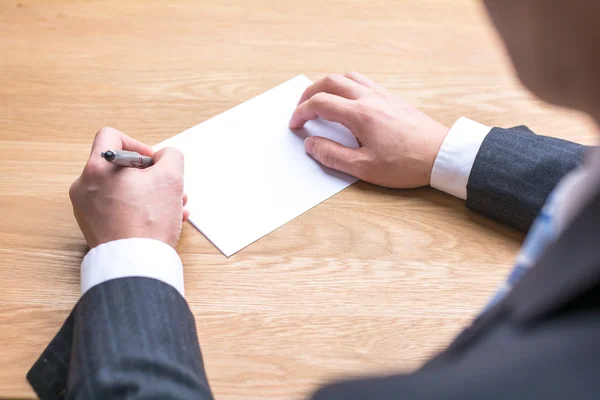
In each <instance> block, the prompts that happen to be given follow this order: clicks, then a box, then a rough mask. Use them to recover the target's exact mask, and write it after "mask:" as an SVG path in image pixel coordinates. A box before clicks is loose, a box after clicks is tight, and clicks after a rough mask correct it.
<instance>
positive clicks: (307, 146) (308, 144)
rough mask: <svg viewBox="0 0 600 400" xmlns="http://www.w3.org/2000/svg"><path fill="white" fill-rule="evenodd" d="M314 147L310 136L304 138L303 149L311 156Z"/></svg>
mask: <svg viewBox="0 0 600 400" xmlns="http://www.w3.org/2000/svg"><path fill="white" fill-rule="evenodd" d="M314 148H315V141H314V140H313V138H311V137H307V138H306V139H304V150H305V151H306V152H307V153H308V154H310V155H311V156H312V154H313V149H314Z"/></svg>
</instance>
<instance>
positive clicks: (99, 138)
mask: <svg viewBox="0 0 600 400" xmlns="http://www.w3.org/2000/svg"><path fill="white" fill-rule="evenodd" d="M107 150H128V151H137V152H138V153H140V154H142V155H145V156H152V154H154V151H153V150H152V148H151V147H150V146H148V145H145V144H143V143H142V142H140V141H138V140H135V139H132V138H130V137H129V136H127V135H126V134H124V133H123V132H121V131H119V130H117V129H114V128H108V127H106V128H102V129H100V130H99V131H98V133H96V137H95V138H94V143H93V144H92V151H91V158H96V157H100V154H101V153H102V152H104V151H107Z"/></svg>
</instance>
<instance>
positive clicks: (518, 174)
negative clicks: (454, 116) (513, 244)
mask: <svg viewBox="0 0 600 400" xmlns="http://www.w3.org/2000/svg"><path fill="white" fill-rule="evenodd" d="M585 149H586V147H585V146H582V145H580V144H577V143H573V142H569V141H566V140H561V139H556V138H551V137H546V136H540V135H536V134H534V133H533V132H532V131H531V130H529V128H527V127H526V126H517V127H515V128H510V129H501V128H493V129H492V130H491V131H490V133H489V134H488V135H487V136H486V137H485V139H484V140H483V143H482V145H481V147H480V149H479V151H478V153H477V156H476V157H475V162H474V164H473V168H472V169H471V173H470V175H469V180H468V183H467V207H468V208H470V209H473V210H475V211H478V212H480V213H482V214H485V215H487V216H489V217H491V218H493V219H496V220H498V221H500V222H503V223H505V224H507V225H509V226H512V227H514V228H517V229H519V230H522V231H527V230H528V229H529V227H530V225H531V223H532V222H533V219H534V218H535V216H536V215H537V214H538V212H539V211H540V209H541V208H542V206H543V204H544V202H545V201H546V198H547V197H548V195H549V194H550V192H551V191H552V190H553V189H554V187H556V185H557V184H558V182H559V181H560V180H561V179H562V178H563V177H564V176H565V175H566V174H567V173H568V172H569V171H571V170H572V169H574V168H576V167H577V166H579V164H580V163H581V160H582V157H583V153H584V151H585Z"/></svg>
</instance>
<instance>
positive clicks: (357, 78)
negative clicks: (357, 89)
mask: <svg viewBox="0 0 600 400" xmlns="http://www.w3.org/2000/svg"><path fill="white" fill-rule="evenodd" d="M344 76H345V77H346V78H348V79H350V80H351V81H353V82H356V83H358V84H359V85H362V86H365V87H368V88H369V89H383V86H381V85H379V84H378V83H375V82H373V81H372V80H370V79H369V78H367V77H366V76H364V75H363V74H361V73H360V72H348V73H347V74H344Z"/></svg>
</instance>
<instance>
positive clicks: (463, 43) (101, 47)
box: [0, 0, 594, 399]
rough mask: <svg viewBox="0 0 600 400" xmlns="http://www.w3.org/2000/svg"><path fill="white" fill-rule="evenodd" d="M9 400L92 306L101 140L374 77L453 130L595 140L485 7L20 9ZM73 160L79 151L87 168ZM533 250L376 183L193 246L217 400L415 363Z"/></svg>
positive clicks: (164, 129) (4, 93)
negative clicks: (328, 80) (83, 288)
mask: <svg viewBox="0 0 600 400" xmlns="http://www.w3.org/2000/svg"><path fill="white" fill-rule="evenodd" d="M0 54H1V57H0V83H1V84H0V221H2V224H0V238H1V239H0V397H6V398H30V397H33V393H32V392H31V389H30V388H29V387H28V385H27V382H26V381H25V373H26V371H27V369H28V368H29V366H30V365H31V364H32V363H33V362H34V361H35V359H36V358H37V357H38V355H39V354H40V352H41V351H42V350H43V349H44V347H45V346H46V344H47V343H48V341H49V340H51V338H52V337H53V335H54V334H55V333H56V331H57V330H58V328H59V327H60V325H61V324H62V322H63V321H64V319H65V318H66V317H67V315H68V313H69V312H70V310H71V308H72V307H73V306H74V304H75V303H76V302H77V300H78V297H79V294H78V293H79V277H78V268H79V262H80V260H81V258H82V256H83V255H84V253H85V251H86V246H85V242H84V240H83V237H82V236H81V233H80V232H79V230H78V228H77V225H76V222H75V220H74V218H73V216H72V212H71V206H70V203H69V199H68V195H67V191H68V187H69V185H70V183H71V182H72V181H73V180H74V179H75V178H76V176H77V175H78V174H79V172H80V171H81V168H82V166H83V163H84V162H85V160H86V158H87V155H88V152H89V145H90V142H91V140H92V137H93V135H94V133H95V132H96V131H97V130H98V129H99V128H101V127H102V126H114V127H116V128H119V129H121V130H123V131H125V132H127V133H128V134H130V135H132V136H134V137H136V138H138V139H140V140H143V141H145V142H147V143H149V144H154V143H157V142H159V141H161V140H163V139H166V138H168V137H170V136H172V135H174V134H176V133H178V132H180V131H182V130H184V129H186V128H189V127H191V126H193V125H196V124H198V123H200V122H202V121H204V120H206V119H208V118H210V117H211V116H214V115H215V114H217V113H219V112H222V111H224V110H226V109H228V108H231V107H232V106H234V105H236V104H239V103H240V102H242V101H245V100H247V99H249V98H251V97H253V96H255V95H257V94H259V93H261V92H263V91H265V90H267V89H269V88H271V87H273V86H275V85H276V84H278V83H281V82H283V81H285V80H287V79H289V78H291V77H293V76H295V75H297V74H299V73H304V74H306V75H307V76H309V77H310V78H312V79H318V78H319V77H321V76H323V75H325V74H327V73H332V72H346V71H351V70H358V71H361V72H363V73H365V74H366V75H367V76H370V77H371V78H373V79H375V80H377V81H379V82H380V83H381V84H383V85H384V86H386V87H388V88H389V89H391V90H392V91H394V92H396V93H398V94H400V95H402V96H404V97H405V98H406V99H408V100H409V101H410V102H412V103H414V104H415V105H417V106H418V107H420V108H421V109H422V110H424V111H425V112H427V113H429V114H430V115H431V116H433V117H434V118H436V119H438V120H439V121H440V122H442V123H444V124H447V125H451V124H452V123H453V122H454V121H455V120H456V118H458V117H459V116H461V115H465V116H469V117H471V118H473V119H476V120H479V121H481V122H483V123H486V124H489V125H496V126H511V125H517V124H523V123H525V124H528V125H529V126H530V127H531V128H532V129H534V130H536V131H537V132H540V133H545V134H548V135H552V136H557V137H563V138H569V139H571V140H575V141H579V142H583V143H592V142H593V140H594V135H593V130H594V129H593V126H592V124H591V123H590V122H589V121H588V120H587V119H586V118H584V117H582V116H581V115H577V114H575V113H573V112H568V111H565V110H558V109H555V108H551V107H548V106H545V105H543V104H541V103H540V102H539V101H537V100H536V99H534V98H532V96H531V95H529V94H528V93H527V92H526V91H525V90H524V89H523V88H522V87H521V85H520V84H519V83H518V82H517V81H516V79H515V78H514V77H513V75H512V71H511V67H510V65H509V64H508V62H507V60H506V57H505V55H504V51H503V49H502V46H501V44H500V43H499V41H498V39H497V37H496V36H495V34H494V33H493V32H492V30H491V28H490V27H489V24H488V21H487V18H486V16H485V14H484V12H483V10H482V9H481V6H480V5H479V3H478V2H475V1H458V0H456V1H450V0H410V1H409V0H405V1H396V2H390V1H384V0H348V1H341V0H340V1H330V0H318V1H317V0H306V1H303V2H292V1H277V0H256V1H252V2H248V1H247V0H230V1H227V2H222V1H216V0H206V1H203V2H192V1H179V0H174V1H156V2H147V1H141V0H128V1H126V2H123V1H116V0H110V1H102V2H101V1H88V0H85V1H84V0H36V1H30V0H16V1H15V0H12V1H5V0H0ZM67 154H69V155H68V156H67ZM521 240H522V236H521V235H520V234H518V233H516V232H514V231H512V230H510V229H507V228H504V227H502V226H500V225H498V224H496V223H494V222H491V221H489V220H487V219H485V218H483V217H481V216H478V215H475V214H473V213H470V212H469V211H467V210H466V209H465V208H464V203H463V202H462V201H460V200H457V199H453V198H450V197H449V196H447V195H445V194H443V193H439V192H436V191H434V190H432V189H429V188H424V189H419V190H413V191H395V190H386V189H381V188H377V187H374V186H371V185H368V184H365V183H359V184H356V185H353V186H352V187H350V188H349V189H347V190H345V191H343V192H342V193H340V194H339V195H337V196H335V197H334V198H332V199H330V200H328V201H326V202H325V203H323V204H321V205H320V206H318V207H316V208H314V209H312V210H310V211H309V212H307V213H305V214H303V215H302V216H300V217H299V218H297V219H295V220H294V221H292V222H290V223H288V224H286V225H285V226H283V227H282V228H280V229H278V230H277V231H275V232H273V233H272V234H270V235H268V236H266V237H265V238H263V239H261V240H259V241H258V242H256V243H255V244H253V245H251V246H250V247H248V248H246V249H245V250H243V251H241V252H240V253H238V254H236V255H234V256H233V257H231V258H229V259H226V258H225V257H223V256H222V255H221V254H220V253H219V252H218V251H217V250H216V249H215V248H214V247H213V246H212V245H210V243H208V241H207V240H206V239H205V238H204V237H203V236H202V235H200V234H199V233H198V232H197V231H196V230H194V229H193V227H191V226H190V225H186V226H185V227H184V231H183V236H182V238H181V242H180V245H179V247H178V251H179V253H180V254H181V257H182V259H183V262H184V265H185V266H186V270H185V279H186V292H187V300H188V302H189V303H190V306H191V308H192V310H193V312H194V314H195V316H196V322H197V327H198V334H199V337H200V341H201V345H202V348H203V352H204V356H205V363H206V367H207V371H208V376H209V379H210V382H211V385H212V387H213V389H214V393H215V395H216V397H217V398H219V399H240V398H244V399H259V398H260V399H283V398H298V399H299V398H303V397H305V396H307V395H308V394H310V393H311V392H312V391H313V390H314V389H315V388H316V387H317V386H318V385H319V384H321V383H323V382H326V381H327V380H329V379H334V378H339V377H344V376H353V375H357V374H372V373H389V372H392V371H406V370H410V369H413V368H415V367H417V366H418V365H419V364H420V363H421V362H423V361H424V360H425V359H426V358H427V357H428V356H430V355H431V354H432V353H434V352H436V351H438V350H439V349H440V348H442V347H443V346H444V345H445V344H446V343H447V342H448V341H449V340H450V339H451V338H452V337H453V336H454V335H455V334H456V333H457V332H458V331H459V330H460V329H461V327H462V326H463V325H465V324H466V323H467V322H468V321H469V320H470V319H471V318H472V317H473V315H475V314H476V313H477V311H478V310H479V309H480V307H481V306H482V305H483V304H484V303H485V301H486V300H487V299H488V298H489V296H490V293H491V292H492V291H493V290H494V288H495V287H496V285H497V284H498V283H499V282H500V281H501V280H502V279H503V277H504V276H505V274H506V273H507V271H508V270H509V268H510V264H511V262H512V260H513V257H514V254H515V251H516V249H517V248H518V245H519V242H520V241H521Z"/></svg>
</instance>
